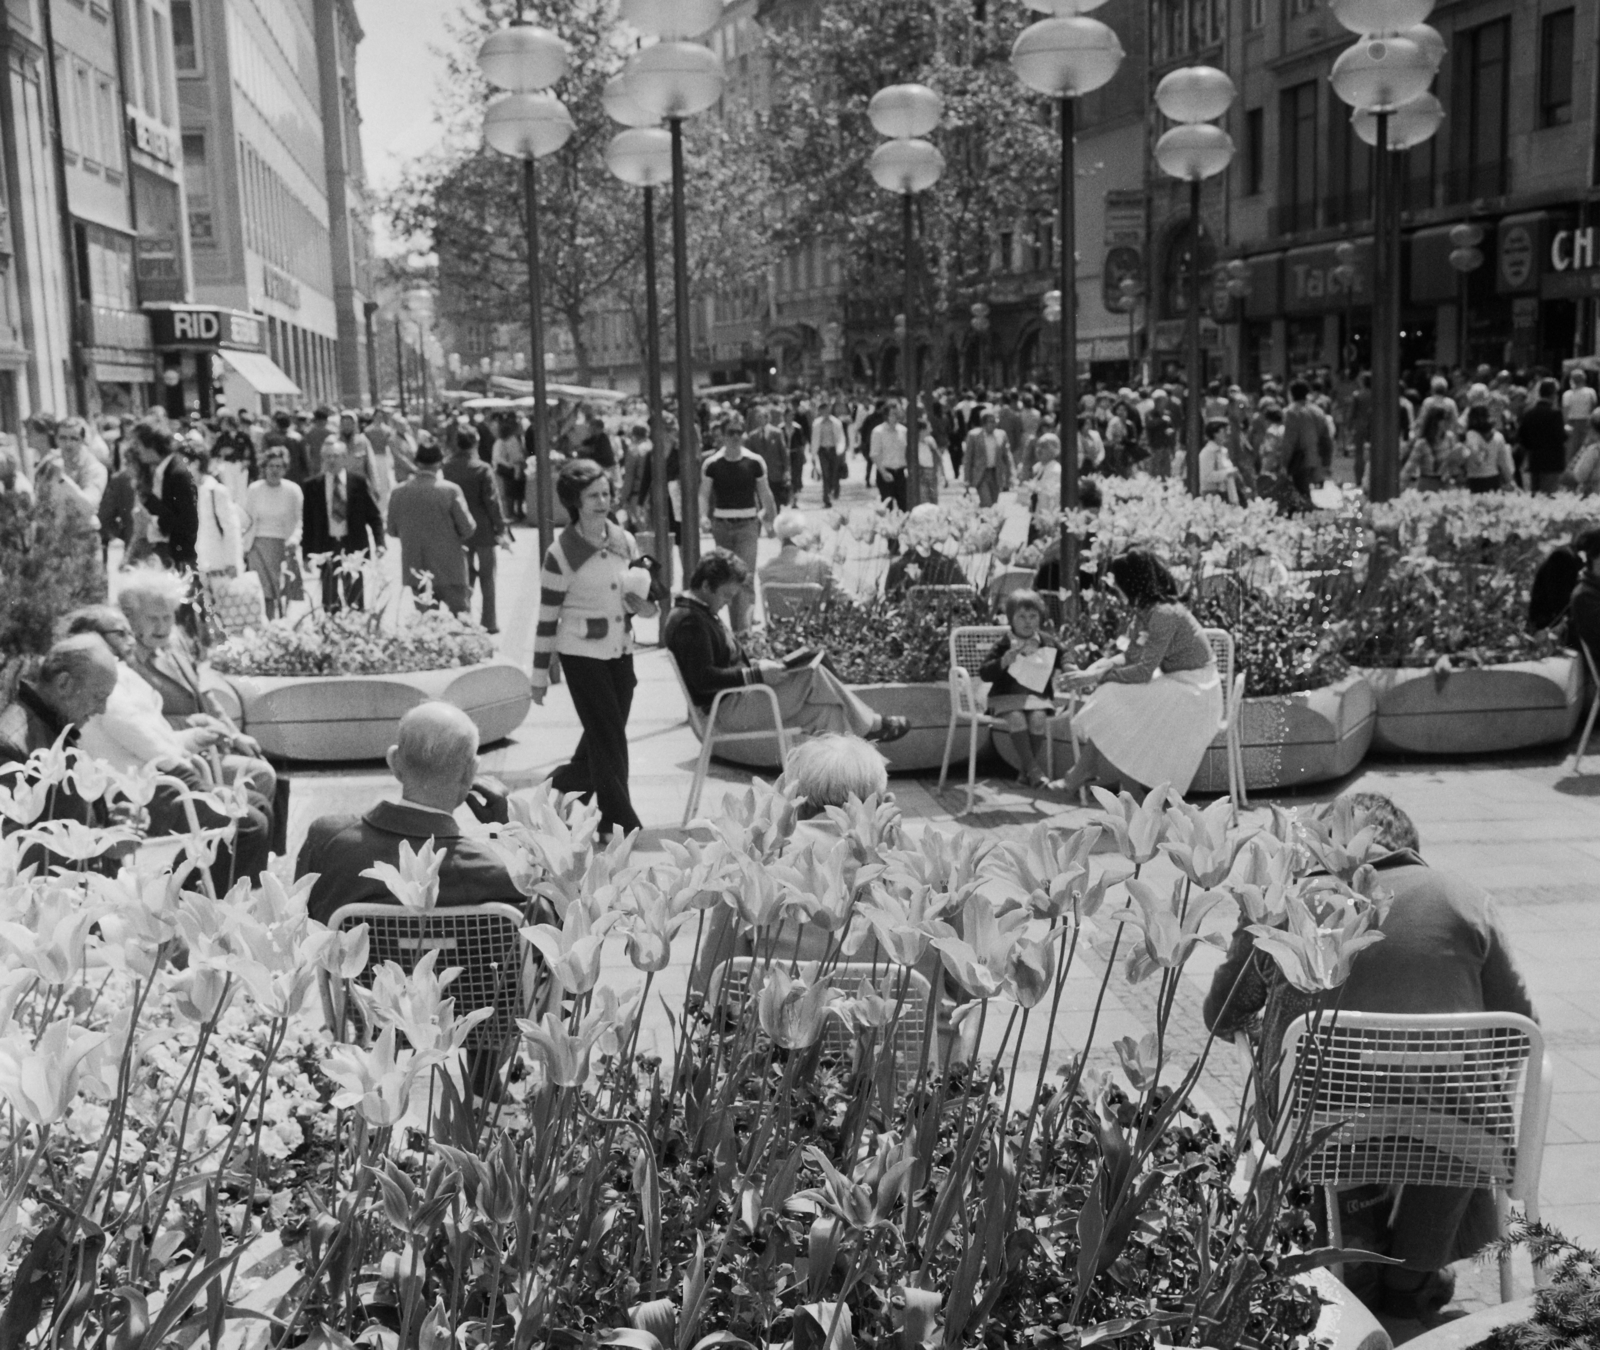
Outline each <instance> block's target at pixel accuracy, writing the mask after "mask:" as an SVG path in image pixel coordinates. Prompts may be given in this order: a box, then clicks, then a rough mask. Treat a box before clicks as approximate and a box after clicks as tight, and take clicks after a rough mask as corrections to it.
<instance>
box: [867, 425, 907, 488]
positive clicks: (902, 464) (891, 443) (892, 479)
mask: <svg viewBox="0 0 1600 1350" xmlns="http://www.w3.org/2000/svg"><path fill="white" fill-rule="evenodd" d="M871 459H872V467H873V470H874V471H875V472H876V474H877V478H878V495H879V496H880V497H882V498H883V499H884V501H886V502H894V503H895V505H897V506H898V507H899V508H900V509H901V510H902V511H904V510H905V509H906V429H905V426H904V425H903V424H902V423H901V421H900V405H899V404H898V403H895V402H892V401H891V402H890V403H889V405H888V406H887V407H886V408H885V409H884V410H883V421H881V422H880V423H878V425H877V426H875V427H873V429H872V447H871Z"/></svg>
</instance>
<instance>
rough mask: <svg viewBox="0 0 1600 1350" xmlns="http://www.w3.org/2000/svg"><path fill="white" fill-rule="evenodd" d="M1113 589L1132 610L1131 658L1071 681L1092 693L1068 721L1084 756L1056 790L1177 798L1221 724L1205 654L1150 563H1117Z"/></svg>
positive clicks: (1218, 689)
mask: <svg viewBox="0 0 1600 1350" xmlns="http://www.w3.org/2000/svg"><path fill="white" fill-rule="evenodd" d="M1109 584H1110V585H1112V586H1114V587H1115V588H1116V589H1117V591H1118V592H1119V593H1120V594H1121V595H1122V596H1123V597H1124V598H1125V599H1126V600H1127V602H1128V604H1129V606H1130V607H1131V608H1132V610H1133V618H1132V620H1131V621H1130V623H1129V624H1128V630H1127V633H1128V649H1127V651H1126V653H1124V654H1123V655H1120V656H1115V657H1111V658H1110V659H1109V660H1106V661H1101V662H1096V663H1095V665H1093V666H1090V667H1089V668H1088V669H1087V670H1084V671H1082V672H1080V673H1079V674H1077V675H1076V676H1074V677H1069V682H1070V683H1071V684H1072V685H1074V686H1075V687H1076V688H1078V689H1082V690H1085V691H1087V690H1093V693H1091V694H1090V695H1089V698H1088V700H1087V701H1086V702H1085V703H1084V705H1083V707H1082V709H1081V710H1080V711H1079V712H1078V714H1077V716H1076V717H1075V718H1074V719H1073V721H1074V723H1075V725H1076V727H1077V730H1078V733H1079V738H1080V740H1081V741H1082V742H1083V746H1084V748H1083V754H1082V755H1081V756H1080V758H1079V760H1078V762H1077V763H1076V764H1075V765H1073V767H1072V772H1071V773H1070V774H1068V775H1067V777H1066V779H1065V780H1064V781H1063V783H1062V787H1063V788H1064V789H1065V790H1067V791H1069V792H1076V791H1077V790H1078V789H1079V788H1081V787H1084V786H1085V785H1087V784H1089V783H1092V782H1096V781H1107V782H1112V783H1115V782H1116V781H1118V780H1120V781H1121V782H1122V783H1123V784H1124V785H1128V786H1130V787H1133V786H1136V787H1141V788H1150V787H1154V786H1156V785H1157V784H1159V783H1167V784H1170V785H1171V787H1172V790H1173V792H1175V793H1177V794H1179V795H1182V794H1183V793H1185V792H1187V791H1188V790H1189V784H1190V783H1191V782H1192V781H1193V780H1194V776H1195V773H1196V772H1197V771H1198V770H1199V768H1200V763H1201V761H1202V760H1203V759H1204V758H1205V753H1206V747H1207V746H1209V745H1210V744H1211V742H1212V740H1213V739H1215V737H1216V734H1217V729H1218V727H1219V726H1220V725H1221V722H1222V681H1221V679H1220V678H1219V676H1218V674H1217V664H1216V659H1215V657H1214V656H1213V655H1212V653H1211V644H1210V643H1209V642H1207V641H1206V636H1205V631H1204V630H1203V629H1202V628H1201V626H1200V623H1199V621H1198V620H1197V619H1196V618H1195V617H1194V615H1193V614H1191V613H1190V612H1189V611H1188V610H1187V609H1185V608H1184V607H1183V606H1182V605H1180V604H1179V603H1178V599H1177V595H1178V588H1177V585H1176V583H1175V582H1174V581H1173V579H1172V574H1171V573H1170V572H1168V571H1167V569H1166V568H1165V567H1164V566H1163V565H1162V564H1161V562H1160V560H1159V559H1157V558H1156V557H1155V556H1154V555H1153V554H1151V553H1147V552H1145V551H1144V550H1142V549H1133V550H1130V551H1129V552H1127V553H1124V554H1123V555H1122V556H1121V557H1119V558H1116V559H1113V561H1112V563H1111V567H1110V582H1109Z"/></svg>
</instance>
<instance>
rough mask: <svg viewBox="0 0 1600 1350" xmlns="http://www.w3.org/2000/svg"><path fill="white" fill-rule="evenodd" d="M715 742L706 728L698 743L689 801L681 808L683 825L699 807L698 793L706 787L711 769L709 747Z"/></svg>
mask: <svg viewBox="0 0 1600 1350" xmlns="http://www.w3.org/2000/svg"><path fill="white" fill-rule="evenodd" d="M715 740H716V735H715V733H713V731H712V730H711V728H710V727H709V726H708V727H707V728H706V735H705V739H704V740H703V741H701V742H700V759H699V761H698V762H697V763H696V764H695V766H694V782H693V783H692V784H691V785H690V787H689V800H688V801H687V802H685V803H684V806H683V823H684V824H685V825H688V823H689V822H690V821H691V820H693V819H694V813H695V808H696V807H698V806H699V805H700V793H701V792H702V791H703V790H704V788H705V785H706V774H707V773H708V772H709V771H710V768H711V746H712V743H713V742H714V741H715Z"/></svg>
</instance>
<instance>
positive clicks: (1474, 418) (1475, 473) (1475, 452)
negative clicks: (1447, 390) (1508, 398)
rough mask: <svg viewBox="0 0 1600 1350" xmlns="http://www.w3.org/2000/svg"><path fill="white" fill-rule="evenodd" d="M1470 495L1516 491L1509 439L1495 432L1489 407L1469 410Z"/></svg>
mask: <svg viewBox="0 0 1600 1350" xmlns="http://www.w3.org/2000/svg"><path fill="white" fill-rule="evenodd" d="M1466 450H1467V491H1468V492H1503V491H1505V490H1506V489H1507V488H1514V487H1515V486H1516V482H1517V466H1516V464H1515V462H1514V461H1513V460H1512V458H1511V447H1510V446H1509V445H1507V444H1506V438H1505V437H1504V436H1503V435H1501V434H1500V432H1498V431H1496V430H1495V425H1494V417H1493V415H1492V414H1491V413H1490V411H1489V405H1488V404H1487V403H1474V404H1473V405H1472V406H1471V407H1470V408H1468V409H1467V438H1466Z"/></svg>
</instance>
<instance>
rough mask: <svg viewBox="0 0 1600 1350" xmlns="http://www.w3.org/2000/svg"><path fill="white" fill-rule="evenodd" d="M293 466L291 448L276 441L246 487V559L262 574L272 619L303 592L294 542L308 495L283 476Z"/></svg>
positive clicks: (262, 583)
mask: <svg viewBox="0 0 1600 1350" xmlns="http://www.w3.org/2000/svg"><path fill="white" fill-rule="evenodd" d="M288 467H289V452H288V451H287V450H286V449H285V448H284V447H283V446H281V445H275V446H271V447H270V448H269V449H268V450H267V451H266V453H265V454H263V455H262V457H261V477H260V478H258V479H256V481H255V482H253V483H252V484H250V486H249V488H248V489H246V491H245V499H244V505H245V514H246V515H247V517H248V521H247V524H246V527H245V550H246V552H245V564H246V566H248V567H249V568H250V570H251V571H252V572H254V573H255V574H256V575H257V576H258V577H260V578H261V593H262V596H263V598H264V599H265V600H266V602H267V617H268V618H269V619H276V618H281V617H282V615H283V613H284V610H285V608H286V607H287V605H288V602H289V601H290V600H297V599H299V598H300V595H301V593H302V590H301V581H300V559H299V550H298V549H297V548H296V547H295V545H296V542H297V541H298V540H299V538H300V513H301V507H302V504H303V501H304V497H303V494H302V493H301V491H300V485H299V484H298V483H294V482H290V481H289V480H288V479H287V478H285V477H284V476H283V475H284V471H285V470H286V469H287V468H288ZM316 481H317V482H318V483H320V482H321V481H322V480H321V479H317V480H316Z"/></svg>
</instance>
